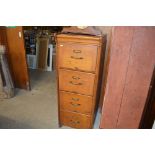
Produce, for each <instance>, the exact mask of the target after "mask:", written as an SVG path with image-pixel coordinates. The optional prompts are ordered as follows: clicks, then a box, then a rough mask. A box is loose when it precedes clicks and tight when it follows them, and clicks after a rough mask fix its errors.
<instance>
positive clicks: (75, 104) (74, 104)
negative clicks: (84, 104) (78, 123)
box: [70, 102, 81, 107]
mask: <svg viewBox="0 0 155 155" xmlns="http://www.w3.org/2000/svg"><path fill="white" fill-rule="evenodd" d="M70 104H71V105H73V106H75V107H77V106H80V105H81V104H79V103H78V104H77V103H72V102H70Z"/></svg>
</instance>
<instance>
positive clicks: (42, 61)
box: [38, 38, 49, 70]
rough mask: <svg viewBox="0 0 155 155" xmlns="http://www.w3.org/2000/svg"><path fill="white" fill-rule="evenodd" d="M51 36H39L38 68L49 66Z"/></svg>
mask: <svg viewBox="0 0 155 155" xmlns="http://www.w3.org/2000/svg"><path fill="white" fill-rule="evenodd" d="M48 44H49V38H38V46H39V51H38V69H42V70H45V69H46V67H47V56H48Z"/></svg>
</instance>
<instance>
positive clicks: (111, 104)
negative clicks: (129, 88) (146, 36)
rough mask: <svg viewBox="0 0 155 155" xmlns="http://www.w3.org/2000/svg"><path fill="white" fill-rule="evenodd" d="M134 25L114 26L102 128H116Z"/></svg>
mask: <svg viewBox="0 0 155 155" xmlns="http://www.w3.org/2000/svg"><path fill="white" fill-rule="evenodd" d="M133 32H134V28H133V27H114V28H113V30H112V41H111V47H110V49H111V51H110V53H111V55H110V62H109V71H108V77H107V84H106V89H105V96H104V99H103V108H102V116H101V122H100V128H116V124H117V119H118V115H119V111H120V106H121V100H122V95H123V91H124V84H125V79H126V73H127V68H128V62H129V56H130V48H131V42H132V39H133Z"/></svg>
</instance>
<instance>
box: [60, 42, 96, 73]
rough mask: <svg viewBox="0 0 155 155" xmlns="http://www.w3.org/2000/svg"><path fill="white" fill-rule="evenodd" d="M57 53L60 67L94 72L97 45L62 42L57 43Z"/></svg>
mask: <svg viewBox="0 0 155 155" xmlns="http://www.w3.org/2000/svg"><path fill="white" fill-rule="evenodd" d="M58 53H59V57H58V61H59V67H60V68H70V69H79V70H83V71H88V72H95V69H96V61H97V46H95V45H80V44H65V43H63V44H59V45H58Z"/></svg>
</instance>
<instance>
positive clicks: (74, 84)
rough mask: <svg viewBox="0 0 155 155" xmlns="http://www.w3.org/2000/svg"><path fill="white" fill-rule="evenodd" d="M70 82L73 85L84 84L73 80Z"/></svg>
mask: <svg viewBox="0 0 155 155" xmlns="http://www.w3.org/2000/svg"><path fill="white" fill-rule="evenodd" d="M70 83H71V84H72V85H82V83H74V82H73V81H70Z"/></svg>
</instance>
